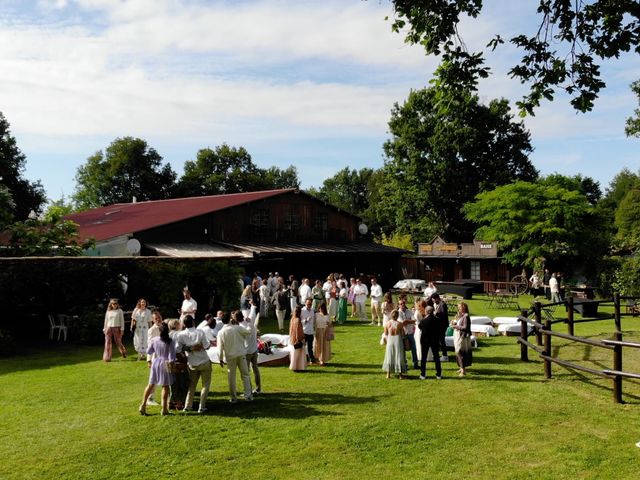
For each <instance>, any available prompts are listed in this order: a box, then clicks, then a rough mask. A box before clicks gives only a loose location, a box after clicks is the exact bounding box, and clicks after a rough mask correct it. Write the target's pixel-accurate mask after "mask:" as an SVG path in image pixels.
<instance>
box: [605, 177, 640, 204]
mask: <svg viewBox="0 0 640 480" xmlns="http://www.w3.org/2000/svg"><path fill="white" fill-rule="evenodd" d="M636 186H637V187H639V188H640V174H637V173H633V172H632V171H631V170H629V169H628V168H623V169H622V170H621V171H620V172H618V173H617V174H616V176H615V177H613V180H611V183H609V186H608V187H607V191H606V193H605V195H604V197H603V198H602V201H601V203H602V205H603V207H605V208H607V209H609V210H610V211H611V214H612V215H613V214H614V212H615V210H616V209H617V208H618V205H620V202H621V201H622V199H623V198H624V197H625V195H626V194H627V193H628V192H629V190H632V189H633V188H635V187H636Z"/></svg>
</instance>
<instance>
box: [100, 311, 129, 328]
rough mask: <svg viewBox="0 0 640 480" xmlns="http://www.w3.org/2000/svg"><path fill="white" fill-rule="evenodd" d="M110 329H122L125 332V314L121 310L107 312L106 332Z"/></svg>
mask: <svg viewBox="0 0 640 480" xmlns="http://www.w3.org/2000/svg"><path fill="white" fill-rule="evenodd" d="M110 327H120V328H121V329H122V330H124V314H123V313H122V310H121V309H119V308H118V309H116V310H107V312H106V313H105V314H104V330H105V331H106V330H107V328H110Z"/></svg>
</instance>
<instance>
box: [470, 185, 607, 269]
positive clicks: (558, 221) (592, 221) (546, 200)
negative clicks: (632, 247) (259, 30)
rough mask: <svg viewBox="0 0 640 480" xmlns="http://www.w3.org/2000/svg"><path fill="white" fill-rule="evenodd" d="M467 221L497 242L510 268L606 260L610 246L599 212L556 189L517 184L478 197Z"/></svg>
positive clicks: (572, 192)
mask: <svg viewBox="0 0 640 480" xmlns="http://www.w3.org/2000/svg"><path fill="white" fill-rule="evenodd" d="M464 212H465V214H466V216H467V218H468V219H469V220H471V221H473V222H477V223H478V224H479V225H481V226H480V228H479V229H478V231H477V232H476V234H477V236H478V238H481V239H483V240H485V241H498V242H499V245H500V251H501V252H502V255H503V257H504V259H505V260H506V261H507V262H509V263H510V264H511V265H516V266H520V265H523V266H527V267H533V266H534V265H535V264H536V263H537V262H538V260H539V259H541V258H544V259H546V260H547V261H551V262H553V261H558V260H560V259H565V260H567V259H580V260H582V261H585V262H588V261H589V260H590V259H597V258H600V257H601V256H602V254H603V253H604V249H605V248H606V246H607V244H608V242H602V241H601V240H599V238H600V236H601V230H600V229H599V228H598V226H599V225H598V223H599V222H603V221H605V220H604V219H603V218H602V217H599V216H598V215H597V212H596V208H595V207H594V206H593V205H591V203H590V202H589V200H588V198H587V197H586V195H584V194H583V193H581V192H580V191H578V190H568V189H566V188H562V187H559V186H557V185H553V184H551V185H549V184H545V182H544V181H542V182H538V183H531V182H522V181H519V182H515V183H512V184H509V185H502V186H499V187H497V188H495V189H493V190H490V191H485V192H482V193H480V194H478V195H477V197H476V200H475V201H474V202H471V203H468V204H466V205H465V206H464Z"/></svg>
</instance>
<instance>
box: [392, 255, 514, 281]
mask: <svg viewBox="0 0 640 480" xmlns="http://www.w3.org/2000/svg"><path fill="white" fill-rule="evenodd" d="M479 261H480V280H483V281H493V282H497V281H506V280H507V279H510V278H511V277H512V276H513V275H515V274H516V273H517V272H515V271H514V272H511V271H510V267H509V266H508V265H504V264H502V263H500V259H497V258H492V259H480V260H479ZM427 265H428V266H429V268H430V270H426V266H427ZM401 269H402V274H403V276H404V277H405V278H420V279H423V280H426V281H427V282H435V281H443V282H452V281H455V280H460V279H468V278H470V276H471V260H470V259H464V258H461V259H459V261H458V263H456V259H455V258H415V257H414V258H411V257H409V258H406V257H404V258H402V259H401Z"/></svg>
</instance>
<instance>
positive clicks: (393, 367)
mask: <svg viewBox="0 0 640 480" xmlns="http://www.w3.org/2000/svg"><path fill="white" fill-rule="evenodd" d="M384 334H385V338H386V342H387V347H386V349H385V352H384V362H382V370H384V371H385V372H386V373H387V378H391V374H392V373H397V374H398V376H399V377H400V379H402V378H404V375H405V374H406V373H407V357H406V356H405V353H404V344H403V342H402V337H403V335H404V327H403V326H402V322H399V321H398V310H394V311H392V312H391V315H390V318H389V321H388V322H387V324H386V325H385V326H384Z"/></svg>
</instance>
